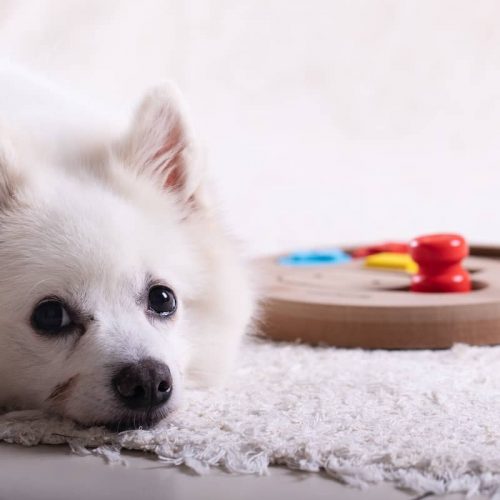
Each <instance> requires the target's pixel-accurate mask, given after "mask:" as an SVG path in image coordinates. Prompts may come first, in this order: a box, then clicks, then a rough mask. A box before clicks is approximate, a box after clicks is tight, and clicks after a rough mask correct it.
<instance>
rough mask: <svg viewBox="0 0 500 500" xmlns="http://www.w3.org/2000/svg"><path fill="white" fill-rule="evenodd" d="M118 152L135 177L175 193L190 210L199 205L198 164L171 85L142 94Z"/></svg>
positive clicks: (199, 182)
mask: <svg viewBox="0 0 500 500" xmlns="http://www.w3.org/2000/svg"><path fill="white" fill-rule="evenodd" d="M119 150H120V156H121V157H122V159H123V160H124V162H125V163H126V165H127V166H128V167H129V168H132V169H134V170H135V171H136V172H137V174H138V175H144V176H147V177H149V178H150V179H151V180H152V181H153V182H155V183H156V185H157V186H158V188H160V189H163V190H167V191H171V192H174V193H176V194H177V196H178V198H179V200H180V201H181V202H182V203H184V204H188V205H190V206H192V207H193V208H196V207H197V206H199V205H200V204H202V199H201V198H202V196H201V187H202V186H201V183H202V172H201V165H200V162H199V159H198V157H197V152H196V148H195V144H194V141H193V138H192V133H191V131H190V129H189V126H188V124H187V122H186V120H185V118H184V113H183V111H182V106H181V100H180V96H179V93H178V92H177V91H176V90H175V88H174V87H173V86H172V85H171V84H165V85H162V86H161V87H157V88H154V89H153V90H152V91H150V92H149V93H148V94H147V95H146V97H145V98H144V99H143V101H142V103H141V104H140V106H139V108H138V110H137V111H136V114H135V116H134V118H133V121H132V126H131V128H130V130H129V132H128V134H127V136H126V137H125V139H124V140H123V141H122V142H121V143H120V145H119Z"/></svg>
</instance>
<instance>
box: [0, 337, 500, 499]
mask: <svg viewBox="0 0 500 500" xmlns="http://www.w3.org/2000/svg"><path fill="white" fill-rule="evenodd" d="M186 403H187V404H186V405H185V407H184V409H183V410H181V411H179V412H178V413H176V414H175V415H174V416H173V417H171V420H168V421H164V422H162V423H161V424H159V425H158V426H157V427H156V428H154V429H153V430H137V431H126V432H123V433H120V434H113V433H111V432H108V431H106V430H105V429H103V428H97V427H96V428H92V429H82V428H78V427H77V426H75V425H74V424H73V423H71V422H69V421H62V420H60V419H58V418H55V417H46V416H43V415H41V414H40V413H39V412H36V411H24V412H10V413H6V414H3V415H1V416H0V439H1V440H4V441H8V442H16V443H20V444H23V445H28V446H31V445H36V444H38V443H53V444H55V443H69V445H70V446H71V447H72V449H73V450H74V451H76V452H78V453H94V454H99V455H103V456H104V457H105V458H106V459H108V460H109V461H121V460H122V457H121V455H120V450H121V449H134V450H145V451H146V450H147V451H149V452H152V453H154V454H156V455H157V456H158V459H160V460H161V461H163V462H164V463H165V464H166V465H180V464H185V465H186V466H188V467H190V468H192V469H193V470H195V471H196V472H198V473H204V472H208V470H209V469H210V467H221V468H223V469H225V470H227V471H229V472H237V473H256V474H264V473H267V472H268V466H269V465H272V464H281V465H285V466H287V467H290V468H292V469H300V470H304V471H311V472H316V471H320V470H323V471H325V472H326V473H327V474H328V475H331V477H333V478H335V479H338V480H341V481H343V482H345V483H348V484H350V485H354V486H361V487H364V486H367V485H370V484H374V483H378V482H381V481H384V480H386V481H393V482H395V483H396V484H397V485H398V486H400V487H405V488H409V489H411V490H413V491H415V492H417V493H426V492H433V493H438V494H439V493H445V492H466V493H469V494H473V493H476V492H480V493H483V494H486V495H488V496H491V497H495V498H500V347H469V346H465V345H457V346H455V347H454V348H453V349H451V350H447V351H446V350H445V351H372V352H370V351H362V350H346V349H334V348H327V347H324V348H323V347H321V348H313V347H308V346H302V345H291V344H275V343H266V342H263V341H258V340H257V341H249V343H248V344H247V345H245V346H244V348H243V349H242V353H241V363H240V368H239V369H238V371H237V374H236V377H235V378H234V380H233V382H232V384H231V386H229V387H227V388H226V389H225V390H224V391H222V392H221V391H218V392H216V391H214V392H209V393H207V392H201V391H200V392H192V393H191V394H189V395H188V397H187V401H186Z"/></svg>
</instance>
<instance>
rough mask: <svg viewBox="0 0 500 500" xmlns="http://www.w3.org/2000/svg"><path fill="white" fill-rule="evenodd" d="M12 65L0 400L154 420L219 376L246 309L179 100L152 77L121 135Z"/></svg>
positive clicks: (0, 240)
mask: <svg viewBox="0 0 500 500" xmlns="http://www.w3.org/2000/svg"><path fill="white" fill-rule="evenodd" d="M4 66H5V67H4V69H1V70H0V405H1V406H4V407H9V408H42V409H45V410H47V411H49V412H55V413H58V414H60V415H63V416H66V417H70V418H72V419H74V420H76V421H77V422H79V423H81V424H84V425H94V424H103V425H108V426H111V427H114V428H118V429H124V428H131V427H138V426H148V425H153V424H154V423H156V422H157V421H158V420H159V419H161V418H163V417H164V416H166V415H167V414H168V413H169V411H170V410H172V409H174V408H176V407H177V406H178V404H179V401H180V398H181V395H182V392H183V386H186V384H187V385H192V384H197V385H200V384H202V385H210V384H214V383H216V382H219V381H220V380H221V379H222V378H223V377H224V375H225V374H226V373H227V372H228V369H229V368H230V366H231V362H232V360H233V357H234V354H235V352H236V349H237V346H238V343H239V339H240V338H241V336H242V334H243V332H244V330H245V328H246V326H247V324H248V322H249V319H250V316H251V314H252V308H253V301H252V294H251V293H250V289H249V286H248V282H247V276H246V273H245V270H244V268H243V266H242V265H241V263H240V261H239V258H238V257H237V255H236V252H235V250H234V248H233V245H232V243H231V241H230V240H229V239H228V238H227V237H226V235H225V233H224V232H223V231H222V230H221V228H220V226H219V223H218V220H217V217H216V214H215V211H214V209H213V206H212V204H211V201H210V198H209V196H208V193H207V189H206V181H205V179H204V174H203V170H202V168H201V165H200V162H199V159H198V158H197V155H196V148H195V146H194V143H193V139H192V136H191V133H190V131H189V129H188V127H187V125H186V122H185V118H184V115H183V113H182V111H181V109H180V107H179V103H178V98H177V97H176V95H175V92H172V90H170V89H169V88H168V87H167V86H162V87H158V88H156V89H154V90H152V91H151V92H150V93H149V94H148V95H147V96H146V97H145V98H144V100H143V102H142V104H141V105H140V106H139V108H138V110H137V113H136V114H135V117H134V118H133V120H132V124H131V126H130V128H129V129H128V131H127V132H126V133H124V134H123V136H122V137H117V138H113V134H112V133H109V130H108V129H107V125H106V123H105V122H104V121H100V120H99V119H96V120H95V123H94V121H93V120H92V119H91V114H90V113H89V110H88V109H87V108H86V107H85V106H84V105H82V104H80V103H79V102H76V101H74V100H73V99H72V98H71V97H69V96H68V95H67V94H65V93H63V92H61V91H60V90H59V89H57V88H56V87H53V86H51V85H50V84H48V83H46V82H44V81H43V80H40V79H39V78H37V77H33V76H31V75H30V74H29V73H26V72H24V71H23V70H18V69H13V68H12V67H7V66H6V65H4ZM108 128H109V127H108ZM112 132H113V131H112Z"/></svg>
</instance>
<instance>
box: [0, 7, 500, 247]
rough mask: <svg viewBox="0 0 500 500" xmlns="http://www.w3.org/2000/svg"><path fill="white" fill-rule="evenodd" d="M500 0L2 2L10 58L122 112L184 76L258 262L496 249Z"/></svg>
mask: <svg viewBox="0 0 500 500" xmlns="http://www.w3.org/2000/svg"><path fill="white" fill-rule="evenodd" d="M499 20H500V3H499V2H496V1H481V0H479V1H460V0H453V1H451V0H450V1H448V0H442V1H440V0H418V1H417V0H415V1H407V0H399V1H393V0H385V1H381V0H371V1H368V0H367V1H356V0H345V1H342V0H329V1H327V0H309V1H293V0H289V1H285V0H254V1H236V0H205V1H202V0H185V1H182V2H181V1H177V2H176V1H166V0H142V1H140V2H138V1H133V0H120V1H118V0H106V1H98V0H59V1H55V0H39V1H35V0H31V1H28V0H0V56H3V57H8V58H12V59H14V60H16V61H19V62H21V63H24V64H25V65H28V66H30V67H32V68H34V69H37V70H38V71H41V72H43V73H45V74H47V75H48V76H50V77H52V78H54V79H56V80H60V81H63V82H65V83H67V84H69V85H70V86H71V87H73V88H75V89H76V90H78V91H80V92H82V93H84V94H86V95H88V96H90V97H92V98H95V99H97V100H100V101H102V102H103V103H106V104H108V105H110V106H114V107H115V108H116V109H117V110H118V112H119V113H120V115H121V116H122V117H123V118H124V119H125V117H126V116H127V115H128V113H129V112H130V109H131V106H132V105H133V104H134V103H135V101H136V100H137V99H139V96H140V95H141V94H142V93H143V92H144V90H145V89H146V88H147V87H148V86H149V85H152V84H154V83H156V82H157V81H159V80H162V79H166V78H170V79H173V80H175V81H176V82H177V83H178V84H179V86H180V87H181V89H182V90H183V91H184V93H185V95H186V97H187V100H188V102H189V104H190V108H191V113H192V118H193V122H194V125H195V127H196V129H197V130H198V133H199V135H200V137H201V139H202V142H203V143H204V145H205V149H206V156H207V160H208V162H209V166H210V169H211V173H212V178H213V180H214V182H215V185H216V188H217V190H218V191H219V194H220V197H221V200H222V206H223V208H224V211H225V214H226V218H227V220H228V223H229V224H230V225H231V227H232V228H233V230H234V232H235V233H236V234H237V235H238V236H240V237H241V238H243V239H244V240H245V241H246V242H247V248H248V250H249V252H250V253H262V252H271V251H277V250H282V249H287V248H293V247H308V246H314V245H318V244H332V243H335V242H339V241H340V242H345V241H361V240H380V239H385V238H408V237H411V236H413V235H415V234H418V233H425V232H429V231H442V230H445V231H451V230H453V231H461V232H463V233H464V234H465V235H466V236H468V237H469V238H470V239H472V240H475V241H482V242H497V243H499V242H500V224H499V221H500V195H499V187H500V147H499V135H500V133H499V132H500V29H498V23H499Z"/></svg>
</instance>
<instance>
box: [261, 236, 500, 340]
mask: <svg viewBox="0 0 500 500" xmlns="http://www.w3.org/2000/svg"><path fill="white" fill-rule="evenodd" d="M387 245H393V246H392V247H388V246H387ZM391 250H396V251H393V252H391ZM405 252H406V253H405ZM380 254H385V255H382V258H381V257H380ZM468 254H469V249H468V245H467V243H466V241H465V240H464V239H463V238H462V237H461V236H459V235H453V234H439V235H428V236H423V237H420V238H416V239H414V240H412V241H411V242H410V244H406V243H394V242H392V243H390V244H387V243H383V244H380V245H368V246H351V247H345V248H338V249H327V250H314V251H310V252H295V253H293V254H288V255H279V256H274V257H268V258H262V259H259V260H257V261H256V262H255V266H256V269H257V272H259V273H260V275H261V277H262V282H263V283H262V295H263V300H262V303H263V318H262V330H263V333H264V334H265V335H267V336H269V337H271V338H273V339H276V340H286V341H297V340H300V341H304V342H308V343H312V344H322V343H324V344H329V345H334V346H339V347H363V348H371V349H378V348H380V349H417V348H447V347H450V346H451V345H453V344H454V343H457V342H462V343H468V344H477V345H484V344H497V343H500V247H484V246H483V247H481V246H472V247H471V251H470V255H468ZM373 259H375V265H374V264H373ZM391 259H392V260H391ZM394 259H396V260H397V259H400V260H399V262H400V265H395V264H394V262H395V261H394ZM401 259H402V260H401ZM462 261H463V262H462ZM384 262H385V264H384ZM401 262H404V263H405V264H404V265H403V264H401Z"/></svg>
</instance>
